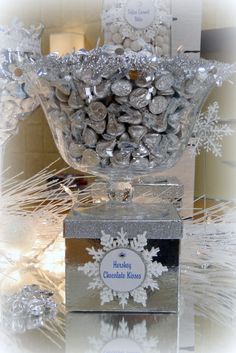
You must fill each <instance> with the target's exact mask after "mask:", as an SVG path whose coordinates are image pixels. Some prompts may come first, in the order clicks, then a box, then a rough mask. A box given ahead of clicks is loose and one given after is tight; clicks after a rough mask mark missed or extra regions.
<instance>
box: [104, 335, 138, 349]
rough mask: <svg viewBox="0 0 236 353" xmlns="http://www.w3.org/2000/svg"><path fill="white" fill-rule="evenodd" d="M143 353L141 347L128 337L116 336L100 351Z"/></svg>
mask: <svg viewBox="0 0 236 353" xmlns="http://www.w3.org/2000/svg"><path fill="white" fill-rule="evenodd" d="M117 352H119V353H144V350H143V349H142V347H140V346H139V345H138V343H136V342H135V341H134V340H132V339H130V338H123V337H121V338H116V339H114V340H112V341H110V342H108V343H107V344H106V345H105V346H104V347H103V348H102V351H101V353H117Z"/></svg>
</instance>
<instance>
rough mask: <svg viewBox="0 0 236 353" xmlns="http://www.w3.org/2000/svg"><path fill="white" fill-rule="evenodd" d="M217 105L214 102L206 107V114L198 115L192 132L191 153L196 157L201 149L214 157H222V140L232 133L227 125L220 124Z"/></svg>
mask: <svg viewBox="0 0 236 353" xmlns="http://www.w3.org/2000/svg"><path fill="white" fill-rule="evenodd" d="M218 113H219V104H218V102H214V103H212V104H210V105H209V106H208V109H207V112H206V113H203V114H200V116H199V118H198V120H197V122H196V124H195V127H194V131H193V136H194V145H193V146H191V147H192V148H191V153H192V154H193V155H194V156H196V155H198V154H200V151H201V149H204V150H205V151H206V152H211V153H212V154H213V155H214V156H216V157H221V156H222V140H223V138H224V137H225V136H230V135H232V133H233V132H234V131H233V130H232V129H231V128H230V127H229V126H228V125H227V124H223V123H221V122H220V120H221V119H220V117H219V115H218Z"/></svg>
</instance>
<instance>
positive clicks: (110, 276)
mask: <svg viewBox="0 0 236 353" xmlns="http://www.w3.org/2000/svg"><path fill="white" fill-rule="evenodd" d="M100 276H101V279H102V281H103V282H104V283H105V285H106V286H107V287H108V288H110V289H112V290H114V291H116V292H130V291H132V290H134V289H136V288H138V287H140V286H141V285H142V283H143V281H144V280H145V277H146V266H145V264H144V261H143V259H142V258H141V256H140V255H138V254H137V253H136V252H135V251H134V250H131V249H126V248H118V249H114V250H111V251H110V252H108V253H107V254H106V255H105V256H104V258H103V259H102V261H101V264H100Z"/></svg>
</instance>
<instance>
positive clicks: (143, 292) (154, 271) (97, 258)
mask: <svg viewBox="0 0 236 353" xmlns="http://www.w3.org/2000/svg"><path fill="white" fill-rule="evenodd" d="M100 242H101V246H102V247H101V248H100V249H94V247H92V248H87V249H86V250H87V251H88V254H89V255H91V256H92V258H93V260H94V261H93V262H87V263H86V264H84V265H83V266H79V267H78V270H79V271H82V272H84V273H85V274H86V275H87V276H88V277H91V278H92V280H91V282H90V283H89V286H88V289H93V290H94V289H98V290H100V299H101V305H104V304H105V303H109V302H111V301H113V300H115V299H116V298H118V300H119V305H121V306H122V308H124V307H125V305H127V304H128V300H129V299H130V298H133V301H134V302H136V303H139V304H142V305H143V306H144V307H145V306H146V302H147V298H148V296H147V290H148V289H151V290H152V291H154V290H159V286H158V282H157V280H156V278H158V277H160V276H161V275H162V273H163V272H167V271H168V269H167V267H166V266H163V265H162V264H161V263H160V262H157V261H153V257H156V256H157V254H158V252H159V248H154V247H153V248H151V249H150V250H147V249H145V247H146V246H147V238H146V232H144V233H143V234H138V235H137V236H136V237H133V239H131V240H129V238H128V236H127V233H126V232H124V230H123V228H121V230H120V231H119V232H118V233H117V237H112V236H111V235H110V234H106V233H105V232H104V231H102V237H101V241H100ZM117 249H118V252H119V253H120V257H122V255H123V256H124V254H123V253H125V251H131V252H132V253H135V256H137V258H138V260H139V262H142V263H143V265H144V267H145V274H144V276H143V280H142V281H141V282H140V283H139V285H138V286H137V287H136V288H134V289H131V290H127V291H126V290H125V289H124V291H123V288H122V289H121V290H115V289H114V287H113V288H112V287H111V286H108V285H107V282H106V281H104V279H103V278H102V276H101V273H100V269H101V266H102V263H103V260H104V258H105V256H107V254H112V251H113V253H115V251H114V250H117ZM127 273H128V272H127ZM129 273H130V272H129ZM122 275H123V276H124V274H122ZM127 276H128V275H127Z"/></svg>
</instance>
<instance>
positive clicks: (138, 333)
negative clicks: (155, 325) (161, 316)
mask: <svg viewBox="0 0 236 353" xmlns="http://www.w3.org/2000/svg"><path fill="white" fill-rule="evenodd" d="M158 343H159V340H158V338H157V337H148V329H147V323H146V320H143V321H142V322H140V323H137V324H135V325H134V326H133V327H132V328H131V327H129V324H128V322H127V321H125V319H124V318H122V320H121V321H119V323H118V327H114V325H112V324H110V323H106V322H104V321H101V328H100V334H99V336H98V337H89V344H90V346H91V350H89V351H88V352H87V353H96V352H103V351H113V350H114V351H115V349H117V344H119V345H122V344H123V345H124V344H125V345H126V350H125V351H127V352H128V351H134V350H135V352H136V351H138V352H139V351H140V352H145V353H154V352H155V353H158V352H159V350H158ZM107 345H108V347H109V348H110V350H105V349H104V347H106V348H107ZM137 346H138V350H137V348H136V347H137ZM132 348H133V349H132ZM121 351H123V350H122V347H121Z"/></svg>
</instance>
